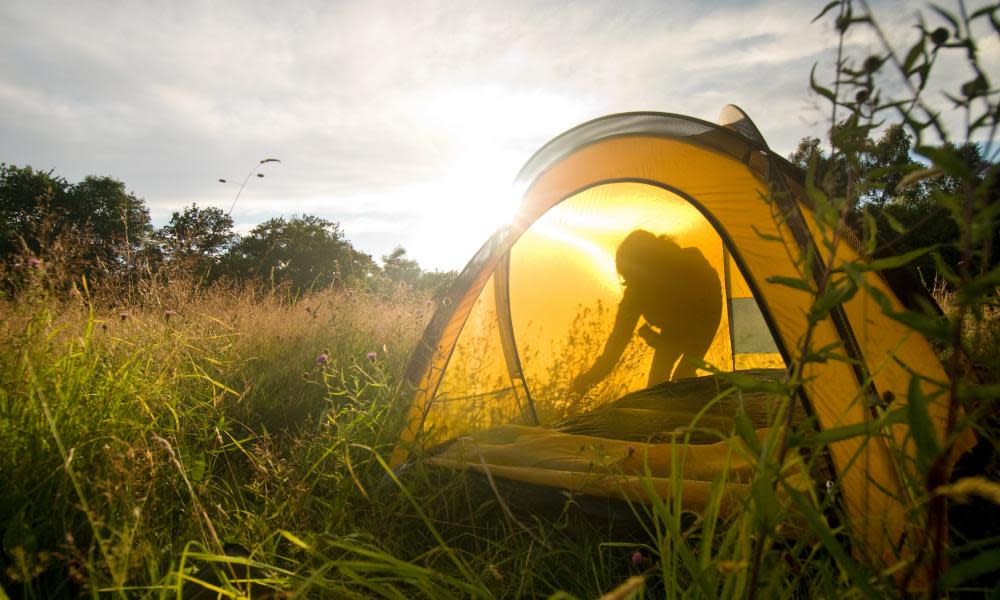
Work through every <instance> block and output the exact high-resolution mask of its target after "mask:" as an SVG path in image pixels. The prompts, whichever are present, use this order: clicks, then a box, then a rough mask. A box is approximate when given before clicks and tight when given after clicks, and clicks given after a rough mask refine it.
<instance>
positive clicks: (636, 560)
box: [631, 550, 646, 567]
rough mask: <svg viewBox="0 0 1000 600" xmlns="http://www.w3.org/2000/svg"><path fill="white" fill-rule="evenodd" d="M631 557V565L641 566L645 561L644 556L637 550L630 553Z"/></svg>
mask: <svg viewBox="0 0 1000 600" xmlns="http://www.w3.org/2000/svg"><path fill="white" fill-rule="evenodd" d="M631 558H632V566H633V567H641V566H642V565H643V564H644V563H645V562H646V557H645V556H643V554H642V552H639V551H638V550H636V551H635V552H633V553H632V556H631Z"/></svg>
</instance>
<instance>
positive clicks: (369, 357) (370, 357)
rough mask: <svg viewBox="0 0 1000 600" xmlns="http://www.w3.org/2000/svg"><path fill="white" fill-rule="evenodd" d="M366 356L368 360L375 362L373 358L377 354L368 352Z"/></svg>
mask: <svg viewBox="0 0 1000 600" xmlns="http://www.w3.org/2000/svg"><path fill="white" fill-rule="evenodd" d="M367 356H368V362H375V359H376V358H378V354H375V352H369V353H368V354H367Z"/></svg>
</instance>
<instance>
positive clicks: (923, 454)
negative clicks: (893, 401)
mask: <svg viewBox="0 0 1000 600" xmlns="http://www.w3.org/2000/svg"><path fill="white" fill-rule="evenodd" d="M906 399H907V404H906V413H907V414H906V416H907V421H909V425H910V434H911V435H912V436H913V442H914V444H916V446H917V465H918V466H919V467H920V471H921V472H922V473H926V472H927V470H928V469H929V468H930V466H931V463H933V462H934V460H935V459H936V458H937V456H938V454H939V453H940V452H941V447H940V446H939V445H938V441H937V433H936V432H935V431H934V424H933V423H932V422H931V417H930V414H929V413H928V412H927V405H928V404H929V403H930V399H929V398H928V397H927V396H925V395H924V392H923V390H921V389H920V379H919V378H917V377H911V378H910V388H909V389H908V390H907V393H906Z"/></svg>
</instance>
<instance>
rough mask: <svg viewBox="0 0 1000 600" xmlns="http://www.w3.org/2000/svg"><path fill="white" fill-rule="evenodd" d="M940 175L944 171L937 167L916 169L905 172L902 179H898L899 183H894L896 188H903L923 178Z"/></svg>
mask: <svg viewBox="0 0 1000 600" xmlns="http://www.w3.org/2000/svg"><path fill="white" fill-rule="evenodd" d="M941 175H944V172H943V171H942V170H941V169H940V168H938V167H930V168H927V169H918V170H916V171H912V172H910V173H907V174H906V175H905V176H904V177H903V178H902V179H900V180H899V183H897V184H896V189H897V190H905V189H906V188H908V187H910V186H911V185H913V184H915V183H917V182H919V181H923V180H924V179H929V178H931V177H939V176H941Z"/></svg>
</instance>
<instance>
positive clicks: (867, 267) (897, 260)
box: [857, 244, 938, 271]
mask: <svg viewBox="0 0 1000 600" xmlns="http://www.w3.org/2000/svg"><path fill="white" fill-rule="evenodd" d="M937 249H938V244H935V245H933V246H927V247H925V248H917V249H916V250H910V251H909V252H904V253H903V254H898V255H896V256H888V257H886V258H879V259H876V260H873V261H869V262H868V263H861V264H858V265H857V266H858V267H860V268H861V270H862V271H885V270H887V269H898V268H899V267H902V266H904V265H908V264H910V263H911V262H913V261H915V260H916V259H918V258H920V257H921V256H923V255H925V254H928V253H930V252H933V251H934V250H937Z"/></svg>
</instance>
